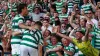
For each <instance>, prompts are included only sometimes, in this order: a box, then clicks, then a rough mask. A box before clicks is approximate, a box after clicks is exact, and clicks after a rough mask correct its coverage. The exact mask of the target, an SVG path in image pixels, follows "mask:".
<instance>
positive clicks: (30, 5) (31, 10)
mask: <svg viewBox="0 0 100 56" xmlns="http://www.w3.org/2000/svg"><path fill="white" fill-rule="evenodd" d="M27 8H28V11H29V12H31V13H32V12H33V8H34V5H33V4H29V5H28V6H27Z"/></svg>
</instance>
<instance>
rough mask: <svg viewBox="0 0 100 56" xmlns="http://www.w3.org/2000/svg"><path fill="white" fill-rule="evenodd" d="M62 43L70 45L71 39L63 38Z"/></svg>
mask: <svg viewBox="0 0 100 56" xmlns="http://www.w3.org/2000/svg"><path fill="white" fill-rule="evenodd" d="M62 44H63V45H64V46H68V45H69V41H68V40H67V39H64V38H63V39H62Z"/></svg>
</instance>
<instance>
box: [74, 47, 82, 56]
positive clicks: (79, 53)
mask: <svg viewBox="0 0 100 56" xmlns="http://www.w3.org/2000/svg"><path fill="white" fill-rule="evenodd" d="M75 54H77V55H78V56H84V54H83V53H82V52H81V51H80V50H79V49H78V47H77V46H75Z"/></svg>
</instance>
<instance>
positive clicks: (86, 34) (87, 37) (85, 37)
mask: <svg viewBox="0 0 100 56" xmlns="http://www.w3.org/2000/svg"><path fill="white" fill-rule="evenodd" d="M88 40H89V28H87V30H86V33H85V36H84V38H83V40H82V41H88Z"/></svg>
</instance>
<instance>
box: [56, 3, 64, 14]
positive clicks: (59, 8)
mask: <svg viewBox="0 0 100 56" xmlns="http://www.w3.org/2000/svg"><path fill="white" fill-rule="evenodd" d="M55 4H56V10H57V12H58V13H61V10H62V7H63V2H55Z"/></svg>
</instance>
